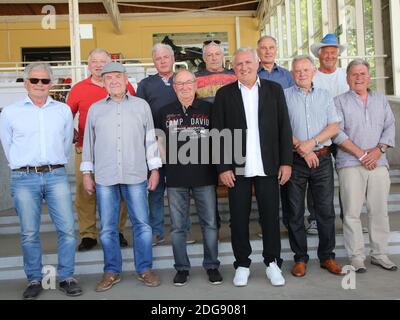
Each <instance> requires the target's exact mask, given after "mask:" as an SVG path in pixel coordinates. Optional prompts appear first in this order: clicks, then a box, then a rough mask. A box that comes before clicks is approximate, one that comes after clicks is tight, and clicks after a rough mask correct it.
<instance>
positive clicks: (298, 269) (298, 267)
mask: <svg viewBox="0 0 400 320" xmlns="http://www.w3.org/2000/svg"><path fill="white" fill-rule="evenodd" d="M306 269H307V264H306V263H305V262H302V261H299V262H296V263H295V264H294V266H293V268H292V275H294V276H295V277H304V276H305V275H306Z"/></svg>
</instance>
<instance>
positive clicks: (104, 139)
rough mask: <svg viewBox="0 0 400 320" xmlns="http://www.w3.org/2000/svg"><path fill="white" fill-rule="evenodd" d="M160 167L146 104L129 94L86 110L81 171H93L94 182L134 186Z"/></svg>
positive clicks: (148, 107) (99, 102)
mask: <svg viewBox="0 0 400 320" xmlns="http://www.w3.org/2000/svg"><path fill="white" fill-rule="evenodd" d="M161 165H162V163H161V158H160V154H159V150H158V147H157V142H156V139H155V133H154V124H153V117H152V115H151V110H150V106H149V104H148V103H147V102H146V101H145V100H143V99H141V98H137V97H133V96H131V95H129V94H127V95H125V97H124V99H123V100H122V101H121V102H115V101H113V100H112V99H111V98H110V97H107V98H105V99H103V100H100V101H98V102H96V103H94V104H93V105H92V106H91V108H90V109H89V113H88V116H87V119H86V127H85V134H84V141H83V153H82V163H81V166H80V170H81V171H94V174H95V180H96V183H98V184H101V185H104V186H110V185H115V184H137V183H141V182H143V181H145V180H146V179H147V170H148V169H149V170H153V169H157V168H160V167H161Z"/></svg>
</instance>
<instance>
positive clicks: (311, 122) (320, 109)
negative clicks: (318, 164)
mask: <svg viewBox="0 0 400 320" xmlns="http://www.w3.org/2000/svg"><path fill="white" fill-rule="evenodd" d="M285 97H286V103H287V106H288V111H289V118H290V124H291V125H292V131H293V136H295V137H296V138H297V139H299V140H301V141H306V140H310V139H312V138H314V137H315V136H316V135H318V134H319V133H320V132H321V131H323V130H324V129H325V128H326V127H327V126H328V125H330V124H332V123H338V122H340V117H339V115H338V114H337V111H336V107H335V104H334V102H333V98H332V96H331V94H330V93H329V92H328V91H327V90H325V89H320V88H312V90H311V91H310V92H308V93H305V92H304V90H303V89H301V88H299V87H298V86H297V85H295V86H293V87H291V88H288V89H285ZM331 144H332V141H331V139H328V140H327V141H325V142H324V143H323V145H325V146H330V145H331Z"/></svg>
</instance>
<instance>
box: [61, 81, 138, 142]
mask: <svg viewBox="0 0 400 320" xmlns="http://www.w3.org/2000/svg"><path fill="white" fill-rule="evenodd" d="M127 89H128V91H129V93H130V94H131V95H132V96H134V95H136V93H135V89H134V88H133V86H132V85H131V84H130V83H129V82H128V86H127ZM107 95H108V93H107V90H106V89H105V88H104V87H100V86H98V85H97V84H94V83H93V82H92V80H91V77H89V78H86V79H85V80H82V81H79V82H78V83H77V84H75V85H74V86H73V88H72V89H71V91H70V93H69V95H68V99H67V104H68V105H69V107H70V108H71V111H72V114H73V115H74V117H75V115H76V113H77V112H78V111H79V119H78V133H79V140H78V142H77V143H76V146H77V147H82V145H83V134H84V133H85V124H86V117H87V114H88V112H89V108H90V106H91V105H92V104H93V103H95V102H97V101H99V100H101V99H104V98H105V97H107Z"/></svg>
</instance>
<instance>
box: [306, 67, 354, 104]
mask: <svg viewBox="0 0 400 320" xmlns="http://www.w3.org/2000/svg"><path fill="white" fill-rule="evenodd" d="M313 84H314V87H316V88H321V89H325V90H328V91H329V93H330V94H331V96H332V97H336V96H338V95H340V94H342V93H345V92H346V91H348V90H349V85H348V84H347V78H346V70H344V69H342V68H337V69H336V71H335V72H333V73H323V72H321V71H319V70H317V72H316V73H315V75H314V78H313Z"/></svg>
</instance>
